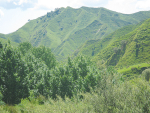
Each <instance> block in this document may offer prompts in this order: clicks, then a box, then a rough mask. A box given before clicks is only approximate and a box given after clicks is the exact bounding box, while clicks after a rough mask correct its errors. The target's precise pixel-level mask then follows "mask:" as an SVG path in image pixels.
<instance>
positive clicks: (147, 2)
mask: <svg viewBox="0 0 150 113" xmlns="http://www.w3.org/2000/svg"><path fill="white" fill-rule="evenodd" d="M136 7H137V8H139V9H148V8H149V9H150V0H141V1H138V2H137V4H136Z"/></svg>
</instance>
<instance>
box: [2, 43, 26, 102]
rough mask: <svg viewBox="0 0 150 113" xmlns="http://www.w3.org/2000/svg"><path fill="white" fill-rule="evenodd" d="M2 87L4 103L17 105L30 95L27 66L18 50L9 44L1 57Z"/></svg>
mask: <svg viewBox="0 0 150 113" xmlns="http://www.w3.org/2000/svg"><path fill="white" fill-rule="evenodd" d="M0 69H1V70H0V87H1V93H2V94H3V96H4V97H3V101H4V102H5V103H7V104H17V103H19V102H20V99H21V98H26V97H28V95H29V92H28V88H27V84H26V83H25V81H24V78H25V77H26V66H25V63H24V62H23V60H22V59H21V55H20V53H19V52H17V50H15V49H13V48H12V47H11V46H10V44H7V45H6V46H5V47H4V48H3V50H2V52H1V55H0Z"/></svg>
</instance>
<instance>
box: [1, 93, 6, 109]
mask: <svg viewBox="0 0 150 113" xmlns="http://www.w3.org/2000/svg"><path fill="white" fill-rule="evenodd" d="M2 99H3V95H2V94H1V92H0V106H1V105H5V103H4V102H3V101H2Z"/></svg>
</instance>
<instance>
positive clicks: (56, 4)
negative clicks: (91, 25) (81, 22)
mask: <svg viewBox="0 0 150 113" xmlns="http://www.w3.org/2000/svg"><path fill="white" fill-rule="evenodd" d="M106 2H107V1H106V0H49V1H48V0H38V2H37V4H36V9H42V8H43V9H55V8H60V7H67V6H70V7H73V8H79V7H81V6H89V7H94V6H95V7H98V6H99V7H100V6H101V4H102V3H106Z"/></svg>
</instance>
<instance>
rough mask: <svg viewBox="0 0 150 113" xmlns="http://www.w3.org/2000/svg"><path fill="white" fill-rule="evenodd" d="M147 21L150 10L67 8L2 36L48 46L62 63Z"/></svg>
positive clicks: (15, 40) (0, 36)
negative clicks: (84, 48) (86, 45)
mask: <svg viewBox="0 0 150 113" xmlns="http://www.w3.org/2000/svg"><path fill="white" fill-rule="evenodd" d="M147 18H150V12H149V11H147V12H138V13H135V14H130V15H128V14H121V13H117V12H113V11H110V10H107V9H105V8H88V7H81V8H79V9H73V8H71V7H67V8H60V9H56V10H55V11H51V12H48V13H47V15H45V16H42V17H40V18H37V19H35V20H31V21H29V22H28V23H27V24H26V25H24V26H23V27H22V28H20V29H19V30H17V31H16V32H14V33H11V34H8V35H0V38H3V37H5V38H6V39H10V40H11V41H13V42H16V43H20V42H24V41H29V42H31V43H32V45H33V46H39V45H45V46H47V47H50V48H51V49H52V52H54V54H55V55H56V57H57V59H58V60H63V59H66V58H67V57H68V55H71V54H72V53H73V52H74V51H75V50H76V49H77V48H79V47H80V46H81V45H82V44H83V43H85V42H86V41H88V40H91V39H102V38H104V37H106V36H107V35H109V34H110V33H112V32H114V31H115V30H117V29H119V28H121V27H123V26H126V25H130V24H137V23H139V22H140V21H142V20H144V19H147ZM3 39H4V38H3Z"/></svg>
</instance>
